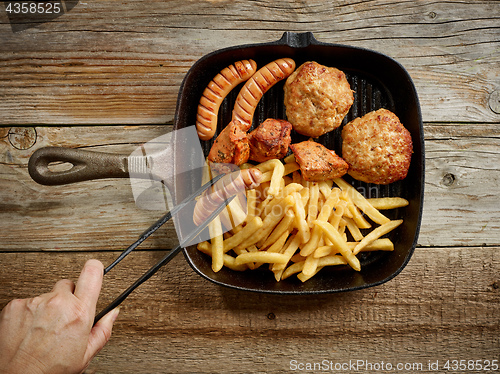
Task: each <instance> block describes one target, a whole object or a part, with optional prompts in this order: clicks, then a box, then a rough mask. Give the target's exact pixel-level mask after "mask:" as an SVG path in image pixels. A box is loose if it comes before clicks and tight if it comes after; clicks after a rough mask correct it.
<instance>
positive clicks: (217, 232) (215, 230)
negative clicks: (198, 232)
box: [208, 217, 224, 273]
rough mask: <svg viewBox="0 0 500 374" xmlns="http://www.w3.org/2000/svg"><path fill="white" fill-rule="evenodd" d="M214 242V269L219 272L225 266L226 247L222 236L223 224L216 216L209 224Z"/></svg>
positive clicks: (212, 241) (212, 242)
mask: <svg viewBox="0 0 500 374" xmlns="http://www.w3.org/2000/svg"><path fill="white" fill-rule="evenodd" d="M208 230H209V232H210V238H211V244H212V270H213V271H214V272H215V273H217V272H218V271H220V269H222V266H224V247H223V244H222V243H223V241H224V237H223V236H222V225H221V222H220V219H219V217H215V218H214V219H213V220H212V222H210V223H209V224H208Z"/></svg>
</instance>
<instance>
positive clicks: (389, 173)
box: [342, 109, 413, 184]
mask: <svg viewBox="0 0 500 374" xmlns="http://www.w3.org/2000/svg"><path fill="white" fill-rule="evenodd" d="M412 152H413V144H412V140H411V135H410V132H409V131H408V130H407V129H406V128H405V127H404V126H403V125H402V124H401V122H400V121H399V118H398V117H397V116H396V115H395V114H394V113H392V112H391V111H389V110H387V109H379V110H377V111H374V112H370V113H368V114H366V115H364V116H363V117H361V118H356V119H355V120H353V121H351V122H349V123H348V124H347V125H345V126H344V128H343V129H342V157H343V158H344V160H345V161H347V163H348V164H349V172H348V173H349V175H351V176H352V177H353V178H355V179H357V180H360V181H363V182H367V183H376V184H389V183H392V182H396V181H398V180H401V179H404V178H406V175H407V174H408V168H409V167H410V160H411V154H412Z"/></svg>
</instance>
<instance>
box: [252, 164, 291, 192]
mask: <svg viewBox="0 0 500 374" xmlns="http://www.w3.org/2000/svg"><path fill="white" fill-rule="evenodd" d="M256 168H257V169H259V170H260V171H261V172H262V173H265V172H267V171H269V170H272V176H271V180H270V184H269V191H268V192H267V194H268V195H270V196H276V195H277V194H278V192H279V187H280V183H281V179H282V178H283V175H284V173H285V166H284V165H283V163H282V162H281V161H280V160H277V159H271V160H268V161H265V162H263V163H261V164H259V165H257V166H256Z"/></svg>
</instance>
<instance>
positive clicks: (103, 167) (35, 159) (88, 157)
mask: <svg viewBox="0 0 500 374" xmlns="http://www.w3.org/2000/svg"><path fill="white" fill-rule="evenodd" d="M127 159H128V157H127V156H124V155H117V154H112V153H104V152H92V151H85V150H81V149H73V148H64V147H44V148H40V149H38V150H37V151H35V153H33V155H32V156H31V157H30V160H29V162H28V171H29V174H30V176H31V178H33V180H34V181H35V182H38V183H40V184H43V185H48V186H54V185H62V184H68V183H75V182H82V181H88V180H92V179H102V178H128V176H129V172H128V160H127ZM59 162H62V163H70V164H72V167H71V168H70V169H68V170H61V171H54V170H51V169H50V168H49V165H50V164H53V163H59Z"/></svg>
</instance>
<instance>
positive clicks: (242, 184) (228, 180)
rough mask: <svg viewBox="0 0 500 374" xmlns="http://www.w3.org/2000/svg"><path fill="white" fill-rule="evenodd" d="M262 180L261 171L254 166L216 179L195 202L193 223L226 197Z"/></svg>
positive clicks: (258, 183) (252, 186)
mask: <svg viewBox="0 0 500 374" xmlns="http://www.w3.org/2000/svg"><path fill="white" fill-rule="evenodd" d="M261 181H262V172H261V171H260V170H259V169H256V168H250V169H244V170H241V171H239V172H235V173H231V174H228V175H226V176H224V177H223V178H221V179H220V180H218V181H217V182H216V183H215V184H214V185H213V186H212V187H210V188H209V189H208V190H206V191H205V193H204V194H203V195H202V197H201V198H200V199H199V200H198V201H197V202H196V205H195V207H194V212H193V222H194V224H195V225H199V224H201V223H202V222H203V221H204V220H205V219H206V218H207V217H208V216H209V215H210V214H212V212H213V211H214V210H215V209H217V207H218V206H219V205H220V204H221V203H222V202H223V201H224V200H226V199H227V198H228V197H231V196H233V195H236V194H238V193H240V192H243V191H244V190H245V189H252V188H256V187H258V186H259V185H260V182H261Z"/></svg>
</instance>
